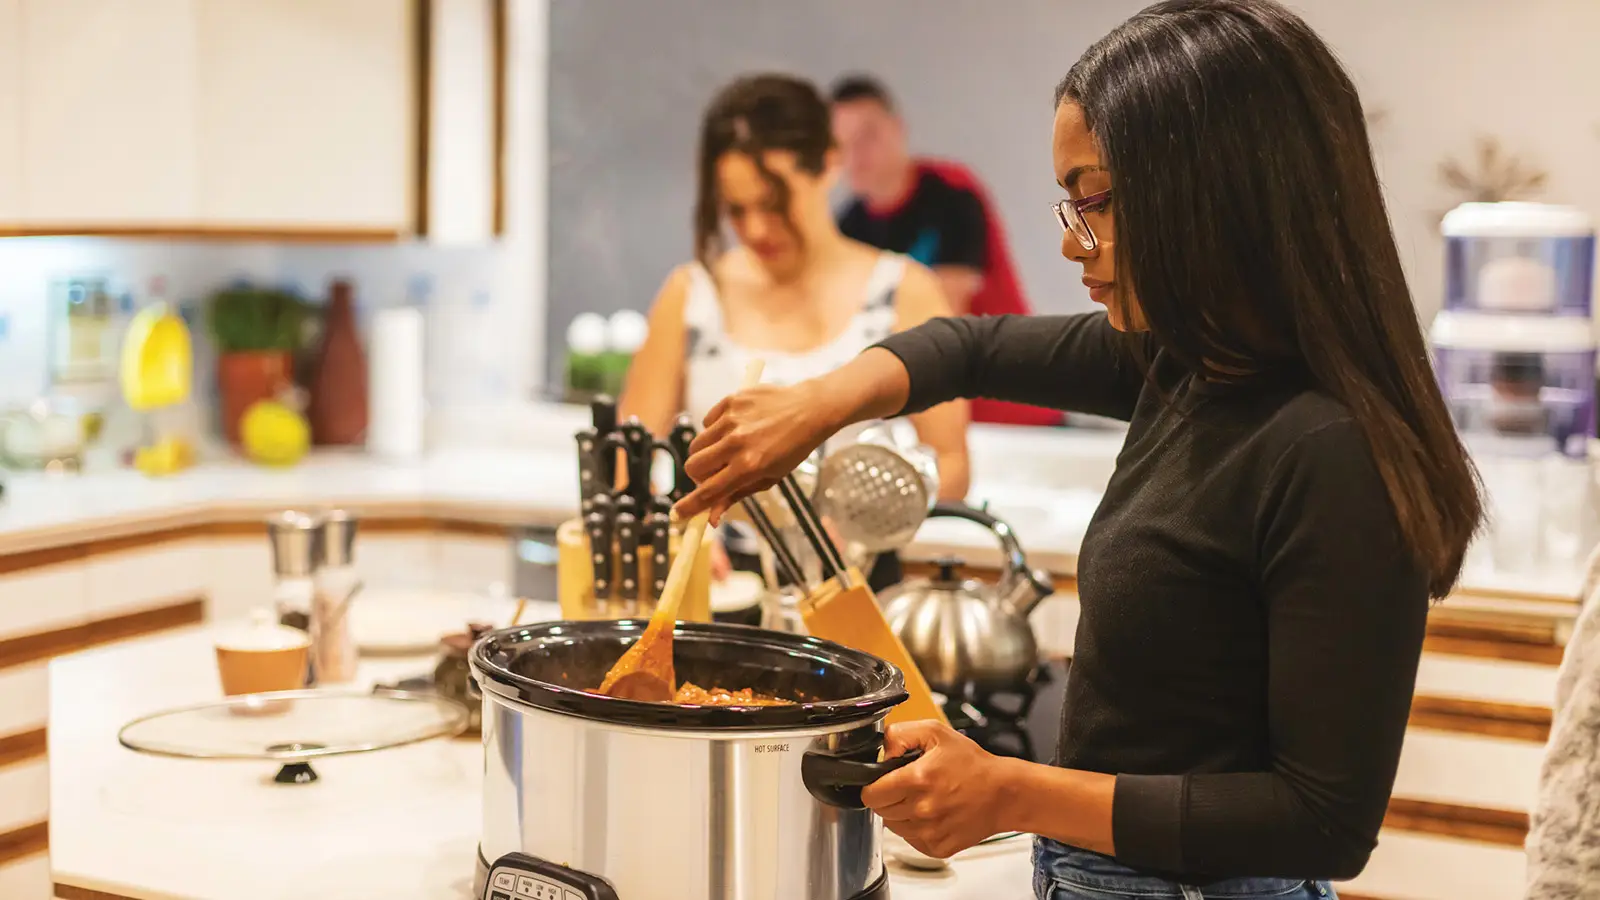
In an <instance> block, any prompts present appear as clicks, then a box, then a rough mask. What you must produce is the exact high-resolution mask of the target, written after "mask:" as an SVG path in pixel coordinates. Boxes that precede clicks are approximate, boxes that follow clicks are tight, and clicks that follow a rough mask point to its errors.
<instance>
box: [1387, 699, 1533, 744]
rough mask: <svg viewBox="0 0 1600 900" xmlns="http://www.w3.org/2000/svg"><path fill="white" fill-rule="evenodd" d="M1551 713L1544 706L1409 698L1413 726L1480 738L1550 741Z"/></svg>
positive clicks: (1410, 723) (1410, 722) (1411, 724)
mask: <svg viewBox="0 0 1600 900" xmlns="http://www.w3.org/2000/svg"><path fill="white" fill-rule="evenodd" d="M1553 715H1554V714H1553V713H1552V712H1551V711H1550V709H1549V708H1547V707H1543V706H1526V705H1523V704H1520V703H1491V702H1489V701H1486V700H1463V699H1458V698H1455V697H1416V698H1413V699H1412V701H1411V718H1410V721H1409V723H1408V724H1409V725H1410V726H1411V727H1412V728H1424V729H1427V730H1429V731H1447V732H1452V733H1454V734H1471V735H1479V736H1482V737H1497V738H1510V739H1512V740H1518V741H1529V742H1532V743H1537V744H1543V743H1545V742H1546V741H1548V740H1550V722H1551V719H1552V717H1553Z"/></svg>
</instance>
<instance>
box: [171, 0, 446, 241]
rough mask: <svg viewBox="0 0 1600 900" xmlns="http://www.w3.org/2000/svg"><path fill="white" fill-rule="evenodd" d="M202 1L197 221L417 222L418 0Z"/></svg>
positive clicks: (266, 224)
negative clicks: (416, 11) (413, 0)
mask: <svg viewBox="0 0 1600 900" xmlns="http://www.w3.org/2000/svg"><path fill="white" fill-rule="evenodd" d="M196 2H197V3H198V4H199V19H198V22H199V26H198V27H199V39H200V51H199V53H200V62H199V70H200V88H199V134H200V138H199V153H200V161H199V162H200V189H199V197H200V209H201V217H202V218H203V219H204V220H205V221H206V222H207V223H208V224H212V225H217V226H221V227H227V228H233V229H238V228H246V229H248V228H250V227H254V226H260V227H263V228H267V229H272V230H280V231H281V230H306V231H335V232H337V231H341V230H346V231H349V232H351V233H352V235H353V236H354V235H356V234H359V233H365V234H371V233H374V232H394V233H399V232H407V231H410V230H411V223H412V221H413V220H414V218H415V216H414V212H413V210H414V205H413V204H414V201H413V197H414V196H415V193H416V182H417V177H416V162H415V160H416V144H417V140H416V138H415V120H416V118H417V116H416V106H417V104H416V102H415V96H416V92H417V90H416V84H415V82H416V80H417V73H416V70H415V63H414V59H415V57H416V47H415V46H414V40H413V35H414V33H415V25H416V23H415V17H416V14H415V9H414V4H412V3H403V2H399V0H273V2H271V3H262V2H261V0H196Z"/></svg>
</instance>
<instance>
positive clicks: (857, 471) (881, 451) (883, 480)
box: [816, 443, 938, 553]
mask: <svg viewBox="0 0 1600 900" xmlns="http://www.w3.org/2000/svg"><path fill="white" fill-rule="evenodd" d="M937 490H938V488H937V486H936V484H935V483H930V479H929V478H928V477H927V475H926V473H924V471H923V470H922V469H919V468H918V467H917V465H916V464H914V463H913V462H912V461H911V460H909V459H907V458H906V456H905V455H904V454H902V453H900V452H899V451H897V450H895V449H894V448H891V447H887V446H884V445H883V444H879V443H858V444H851V445H849V446H847V447H841V448H839V449H838V450H835V451H834V452H832V453H830V454H828V456H826V457H824V458H823V460H822V464H821V465H820V466H819V467H818V469H817V491H816V506H817V512H818V513H819V514H821V515H823V516H825V517H826V518H827V519H828V521H829V522H830V523H831V524H832V525H833V528H834V530H835V531H836V532H837V533H838V536H839V538H840V539H841V540H843V541H844V542H845V543H846V544H849V545H851V547H852V549H858V550H860V551H861V552H864V553H884V552H887V551H890V550H898V549H899V548H901V547H904V546H905V545H906V544H908V543H910V541H911V538H912V536H914V535H915V534H916V533H917V529H918V528H920V527H921V526H922V521H923V520H924V519H926V518H927V517H928V510H929V509H930V508H932V506H933V501H934V499H935V493H936V492H937Z"/></svg>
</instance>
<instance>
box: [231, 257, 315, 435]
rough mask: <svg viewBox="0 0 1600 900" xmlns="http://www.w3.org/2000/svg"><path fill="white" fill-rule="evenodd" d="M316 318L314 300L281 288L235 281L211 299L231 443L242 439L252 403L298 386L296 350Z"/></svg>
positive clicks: (299, 349) (300, 347) (274, 396)
mask: <svg viewBox="0 0 1600 900" xmlns="http://www.w3.org/2000/svg"><path fill="white" fill-rule="evenodd" d="M311 321H312V309H311V306H310V305H309V304H307V303H306V302H305V301H304V300H302V299H301V298H300V297H298V296H296V295H295V294H293V293H290V292H289V291H286V290H282V289H279V288H271V287H259V286H255V285H249V284H236V285H230V286H229V287H226V288H223V289H222V290H220V291H217V292H216V293H215V294H212V295H211V297H210V298H209V299H208V300H207V302H206V326H207V329H208V331H209V332H210V334H211V339H212V341H214V342H215V344H216V348H217V394H218V399H219V401H220V403H221V406H222V431H223V434H224V435H225V436H226V437H227V439H228V441H229V442H230V443H233V444H238V443H239V420H240V418H241V417H243V415H244V412H245V410H247V409H249V408H250V405H251V404H253V403H255V402H256V401H258V400H269V399H274V398H277V397H280V396H282V395H283V393H284V392H285V391H287V390H289V389H290V388H292V387H294V365H295V354H297V353H299V352H300V351H301V349H303V348H304V347H305V346H306V340H307V336H308V332H309V326H310V325H311Z"/></svg>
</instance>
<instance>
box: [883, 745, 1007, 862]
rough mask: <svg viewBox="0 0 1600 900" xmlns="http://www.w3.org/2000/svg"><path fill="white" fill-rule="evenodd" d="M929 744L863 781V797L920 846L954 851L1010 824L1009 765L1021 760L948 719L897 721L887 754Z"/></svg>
mask: <svg viewBox="0 0 1600 900" xmlns="http://www.w3.org/2000/svg"><path fill="white" fill-rule="evenodd" d="M918 748H920V749H921V750H922V758H921V759H919V760H917V761H916V762H914V763H912V764H910V765H908V766H906V767H905V768H903V769H898V770H896V771H893V772H890V773H889V774H888V775H885V776H883V777H882V778H880V779H878V780H877V781H876V782H874V783H872V784H870V785H868V786H867V787H865V788H863V789H862V791H861V800H862V802H864V803H866V805H867V806H868V807H869V808H871V809H872V810H873V811H874V812H876V813H877V814H878V815H879V816H881V817H882V818H883V824H884V825H885V826H887V827H888V829H889V830H890V831H892V832H894V833H895V834H898V835H900V836H901V837H903V838H905V840H906V843H908V844H910V845H911V846H912V847H915V848H916V850H917V852H919V853H923V854H926V855H928V856H932V857H934V858H936V859H946V858H948V857H950V856H952V855H954V854H956V853H959V852H961V851H962V850H965V849H967V848H968V847H971V846H973V845H975V844H977V843H978V842H979V841H981V840H983V839H984V838H986V837H990V836H991V835H995V834H998V833H1000V832H1001V831H1005V830H1006V828H1005V826H1004V821H1003V820H1004V819H1005V818H1007V816H1006V809H1005V806H1006V803H1007V802H1008V801H1007V799H1006V798H1007V797H1008V795H1009V792H1008V791H1006V790H1004V789H1003V787H1004V785H1003V784H1002V782H1003V781H1004V775H1005V771H1004V770H1005V766H1007V765H1008V764H1010V763H1012V762H1014V761H1012V760H1006V759H1003V758H1001V757H998V756H994V755H993V754H990V753H988V752H987V751H985V750H984V749H983V748H981V747H979V746H978V745H977V744H975V743H973V742H972V740H971V739H970V738H967V737H966V736H965V735H962V734H960V733H958V732H956V730H955V729H953V728H951V727H950V726H948V725H945V724H942V723H940V722H931V721H930V722H906V723H903V724H899V725H891V726H889V730H888V732H887V733H886V734H885V736H884V754H885V755H886V756H889V757H895V756H900V755H903V754H904V753H906V752H907V751H909V750H913V749H918Z"/></svg>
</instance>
